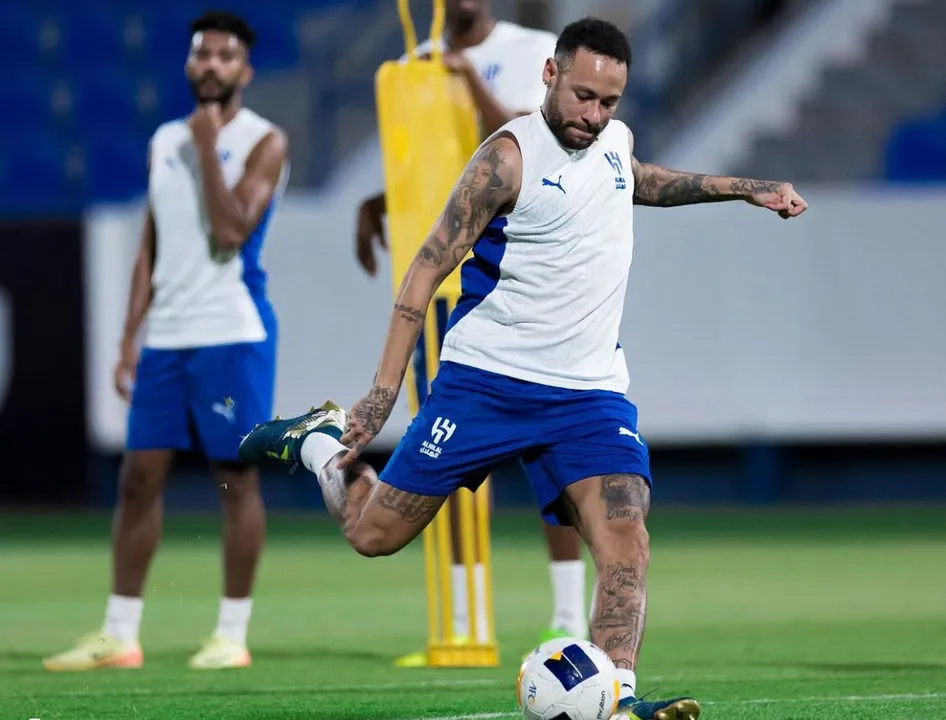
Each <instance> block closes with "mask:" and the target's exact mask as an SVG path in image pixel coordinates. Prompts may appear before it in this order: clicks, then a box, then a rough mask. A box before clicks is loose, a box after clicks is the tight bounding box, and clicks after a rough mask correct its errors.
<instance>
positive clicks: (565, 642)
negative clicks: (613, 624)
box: [517, 638, 620, 720]
mask: <svg viewBox="0 0 946 720" xmlns="http://www.w3.org/2000/svg"><path fill="white" fill-rule="evenodd" d="M517 691H518V700H519V707H520V708H521V709H522V715H523V717H525V718H526V720H608V719H609V718H610V717H611V716H612V715H613V714H614V711H615V709H616V708H617V704H618V699H619V698H620V683H619V682H618V675H617V670H616V669H615V667H614V663H613V662H611V658H609V657H608V656H607V655H606V654H605V652H604V651H603V650H602V649H601V648H599V647H597V646H596V645H592V644H591V643H590V642H587V641H586V640H576V639H574V638H558V639H556V640H550V641H549V642H546V643H542V644H541V645H539V647H537V648H536V649H535V650H533V651H532V652H531V653H530V654H529V656H528V657H527V658H526V659H525V662H523V663H522V667H520V668H519V683H518V688H517Z"/></svg>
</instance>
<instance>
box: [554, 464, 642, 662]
mask: <svg viewBox="0 0 946 720" xmlns="http://www.w3.org/2000/svg"><path fill="white" fill-rule="evenodd" d="M566 499H567V502H568V505H569V506H570V507H571V509H572V512H573V513H574V515H575V519H576V524H577V526H578V529H579V531H580V532H581V535H582V537H583V538H584V539H585V542H586V543H587V544H588V547H589V549H590V551H591V554H592V557H593V558H594V561H595V570H596V572H597V580H596V594H595V605H594V608H593V609H592V615H591V627H590V629H591V641H592V642H593V643H594V644H595V645H597V646H598V647H600V648H602V649H603V650H604V651H605V652H606V653H607V654H608V656H609V657H610V658H611V659H612V660H613V661H614V664H615V665H616V666H617V667H618V668H620V669H623V670H636V668H637V659H638V657H639V655H640V649H641V643H642V642H643V639H644V621H645V615H646V611H647V587H646V575H647V567H648V565H649V563H650V540H649V536H648V533H647V528H646V526H645V524H644V523H645V519H646V517H647V511H648V509H649V507H650V488H649V486H648V485H647V482H646V481H645V480H644V479H643V478H642V477H640V476H638V475H623V474H622V475H606V476H603V477H594V478H588V479H586V480H582V481H581V482H578V483H575V484H574V485H571V486H569V488H568V490H567V494H566Z"/></svg>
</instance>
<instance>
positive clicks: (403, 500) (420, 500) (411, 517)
mask: <svg viewBox="0 0 946 720" xmlns="http://www.w3.org/2000/svg"><path fill="white" fill-rule="evenodd" d="M378 497H379V500H380V502H381V507H383V508H384V509H385V510H391V511H392V512H396V513H397V514H398V515H399V516H400V517H401V520H403V521H404V522H407V523H412V524H413V523H420V522H422V523H423V524H425V525H426V524H427V523H429V522H430V521H431V520H433V519H434V516H435V515H436V514H437V511H438V510H440V508H441V506H442V505H443V503H444V500H445V498H442V497H431V496H429V495H416V494H415V493H409V492H405V491H403V490H398V489H397V488H393V487H385V488H384V489H383V490H382V491H381V492H380V494H379V496H378Z"/></svg>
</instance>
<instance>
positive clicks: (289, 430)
mask: <svg viewBox="0 0 946 720" xmlns="http://www.w3.org/2000/svg"><path fill="white" fill-rule="evenodd" d="M346 423H347V417H346V415H345V411H344V410H343V409H342V408H340V407H339V406H338V405H336V404H335V403H333V402H332V401H331V400H328V401H326V402H325V403H323V404H322V406H321V407H318V408H315V407H314V408H309V412H307V413H306V414H305V415H299V416H297V417H294V418H288V419H286V420H283V419H282V418H280V417H279V416H277V417H276V418H275V419H274V420H270V421H269V422H265V423H263V424H262V425H257V426H256V427H255V428H253V430H252V431H251V432H250V434H249V435H247V436H246V437H245V438H243V440H242V441H241V442H240V449H239V457H240V460H241V461H242V462H244V463H246V464H247V465H264V464H276V465H284V466H289V468H290V470H289V471H290V472H295V470H296V468H298V467H299V465H300V464H301V463H302V458H301V457H300V455H299V453H300V452H301V451H302V443H303V442H305V439H306V438H307V437H308V436H309V435H311V434H312V433H314V432H320V433H325V434H326V435H330V436H331V437H333V438H335V439H336V440H340V439H341V437H342V434H343V433H344V432H345V424H346Z"/></svg>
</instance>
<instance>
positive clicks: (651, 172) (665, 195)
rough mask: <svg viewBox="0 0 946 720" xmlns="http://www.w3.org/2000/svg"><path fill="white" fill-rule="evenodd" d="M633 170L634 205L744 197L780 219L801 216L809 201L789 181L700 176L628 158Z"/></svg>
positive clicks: (670, 205) (688, 203)
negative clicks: (777, 215)
mask: <svg viewBox="0 0 946 720" xmlns="http://www.w3.org/2000/svg"><path fill="white" fill-rule="evenodd" d="M631 166H632V167H633V170H634V204H635V205H647V206H650V207H677V206H680V205H693V204H696V203H708V202H726V201H728V200H745V201H746V202H748V203H750V204H751V205H756V206H758V207H762V208H766V209H768V210H772V211H774V212H777V213H778V214H779V215H780V216H781V217H783V218H786V219H787V218H792V217H797V216H799V215H801V214H802V213H803V212H805V210H806V209H807V208H808V203H806V202H805V200H804V199H803V198H802V196H801V195H799V194H798V193H797V192H795V188H794V187H792V185H791V183H784V182H775V181H771V180H753V179H750V178H737V177H724V176H721V175H701V174H699V173H688V172H679V171H677V170H668V169H667V168H664V167H661V166H659V165H651V164H649V163H642V162H639V161H638V160H637V158H635V157H633V156H632V157H631Z"/></svg>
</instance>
